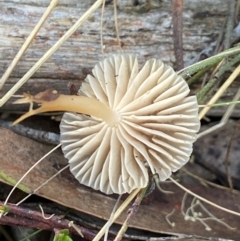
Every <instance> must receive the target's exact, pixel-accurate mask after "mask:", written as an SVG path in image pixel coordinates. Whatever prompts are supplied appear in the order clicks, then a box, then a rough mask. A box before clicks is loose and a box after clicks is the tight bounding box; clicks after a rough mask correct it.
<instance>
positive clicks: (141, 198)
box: [114, 186, 148, 241]
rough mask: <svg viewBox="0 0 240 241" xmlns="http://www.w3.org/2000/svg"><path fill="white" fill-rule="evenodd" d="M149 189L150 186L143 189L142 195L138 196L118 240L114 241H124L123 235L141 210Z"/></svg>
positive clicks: (117, 237) (118, 235)
mask: <svg viewBox="0 0 240 241" xmlns="http://www.w3.org/2000/svg"><path fill="white" fill-rule="evenodd" d="M147 189H148V186H147V187H145V188H143V189H142V190H141V191H140V193H139V194H138V195H137V198H136V200H135V201H134V203H133V205H132V207H131V208H130V209H129V210H128V216H127V218H126V220H125V221H124V223H123V225H122V227H121V229H120V230H119V232H118V234H117V236H116V238H115V239H114V241H120V240H122V238H123V235H124V234H125V232H126V231H127V229H128V226H129V224H130V221H131V219H132V218H133V216H134V215H135V214H136V213H137V210H138V208H139V206H140V204H141V202H142V200H143V198H144V196H145V193H146V191H147Z"/></svg>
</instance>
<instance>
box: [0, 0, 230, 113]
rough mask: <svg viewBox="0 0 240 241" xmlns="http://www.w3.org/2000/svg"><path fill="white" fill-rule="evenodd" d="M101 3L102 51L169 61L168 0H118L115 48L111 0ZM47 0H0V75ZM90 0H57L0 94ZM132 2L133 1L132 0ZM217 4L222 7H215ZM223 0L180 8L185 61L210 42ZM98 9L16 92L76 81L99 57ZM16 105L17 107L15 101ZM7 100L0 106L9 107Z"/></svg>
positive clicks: (188, 0)
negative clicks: (102, 11)
mask: <svg viewBox="0 0 240 241" xmlns="http://www.w3.org/2000/svg"><path fill="white" fill-rule="evenodd" d="M107 2H110V3H109V4H107V5H106V7H105V11H104V20H103V40H104V47H105V50H104V51H105V56H107V55H109V54H112V53H120V52H126V53H135V54H138V55H139V58H140V62H144V61H146V60H147V59H149V58H151V57H157V58H160V59H162V60H163V61H164V62H166V63H169V64H171V65H173V63H174V61H175V57H174V54H173V53H174V52H173V33H172V16H171V14H172V11H171V1H169V0H164V1H159V0H158V1H157V0H152V1H147V0H142V1H138V2H139V4H138V5H137V6H135V5H136V1H129V0H122V1H118V28H119V34H120V39H121V45H122V47H121V48H120V47H119V46H118V42H117V39H116V32H115V27H114V12H113V3H112V1H107ZM48 3H49V0H40V1H34V2H33V1H31V0H22V1H19V0H12V1H3V0H0V49H1V51H0V76H1V75H2V74H3V73H4V71H5V70H6V68H7V67H8V65H9V64H10V62H11V61H12V59H13V58H14V56H15V54H16V53H17V51H18V50H19V48H20V46H21V45H22V44H23V42H24V40H25V39H26V38H27V36H28V35H29V33H30V32H31V30H32V29H33V27H34V26H35V24H36V23H37V22H38V20H39V19H40V17H41V15H42V14H43V12H44V10H45V8H46V6H47V5H48ZM93 3H94V1H93V0H92V1H78V0H66V1H60V3H59V5H58V6H57V7H56V8H55V9H54V11H53V12H52V14H51V15H50V17H49V19H48V20H47V21H46V23H45V24H44V26H43V27H42V29H41V30H40V32H39V33H38V35H37V36H36V38H35V40H34V42H33V43H32V44H31V45H30V47H29V49H28V50H27V52H26V53H25V55H24V57H23V58H22V60H21V61H20V62H19V64H18V66H17V67H16V69H15V70H14V72H13V73H12V75H11V78H10V79H9V81H8V82H7V83H6V85H5V87H4V88H3V89H2V90H0V96H1V97H2V96H3V95H4V93H6V91H7V90H9V88H11V87H12V85H13V84H14V83H15V82H16V81H17V80H18V79H20V78H21V77H22V76H23V75H24V74H25V73H26V72H27V70H28V69H29V68H30V67H31V66H33V65H34V64H35V63H36V61H37V60H38V59H39V58H40V57H41V56H43V54H44V52H45V51H46V50H48V49H49V48H50V47H51V46H52V45H53V44H54V43H55V42H56V41H57V39H59V38H60V37H61V36H62V35H63V34H64V33H65V32H66V31H67V30H68V29H69V28H70V27H71V26H72V24H73V23H75V22H76V20H77V19H78V18H79V17H80V16H81V15H82V14H83V13H84V12H85V11H86V10H87V9H88V8H89V7H90V6H91V5H92V4H93ZM134 3H135V4H134ZM219 6H221V7H219ZM227 8H228V6H227V1H225V0H216V1H208V0H200V1H198V0H185V1H184V13H183V21H184V22H183V26H184V28H183V33H184V35H183V45H184V46H183V49H184V61H185V63H188V62H189V61H190V60H191V59H192V58H193V57H194V56H196V54H197V53H198V52H199V51H200V50H202V49H204V48H205V47H206V46H208V45H209V43H211V42H213V41H214V40H215V38H216V36H217V35H218V33H219V31H220V30H221V27H222V25H223V23H224V21H225V15H226V13H227ZM100 21H101V9H99V10H98V11H96V12H95V13H94V14H93V15H92V16H91V17H90V19H88V20H87V21H86V22H85V23H84V24H83V25H82V26H81V27H80V28H79V30H77V32H76V33H75V34H73V36H72V37H71V38H70V39H69V40H67V42H65V43H64V45H63V46H62V47H61V48H60V49H59V50H58V51H57V52H56V53H55V54H54V55H53V56H52V57H51V58H50V59H49V60H48V61H47V63H45V64H44V65H43V66H42V67H41V68H40V69H39V70H38V71H37V73H36V74H34V76H33V78H32V79H31V80H30V81H29V82H28V84H25V86H23V88H21V89H20V90H19V91H18V92H17V93H18V94H20V93H22V92H23V91H30V92H34V93H36V92H39V91H41V90H43V89H46V88H50V87H54V88H57V89H58V90H60V91H63V92H65V93H66V92H67V91H68V89H67V83H68V82H69V81H73V82H75V83H76V82H77V83H78V82H80V81H81V80H83V79H84V78H85V76H86V75H87V74H88V73H89V72H90V71H91V69H92V67H93V66H94V64H95V63H96V62H97V61H98V60H101V59H102V57H103V56H102V53H101V44H100ZM17 108H18V109H19V108H20V109H21V107H19V106H18V107H17ZM14 109H15V107H12V105H11V100H10V101H9V102H8V104H6V105H5V106H4V107H2V110H14Z"/></svg>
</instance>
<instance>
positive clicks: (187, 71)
mask: <svg viewBox="0 0 240 241" xmlns="http://www.w3.org/2000/svg"><path fill="white" fill-rule="evenodd" d="M239 52H240V48H239V46H237V47H234V48H231V49H228V50H226V51H224V52H221V53H220V54H217V55H215V56H212V57H210V58H208V59H205V60H202V61H199V62H198V63H196V64H193V65H191V66H188V67H186V68H184V69H182V70H180V71H178V74H180V76H181V77H183V78H184V79H187V78H189V77H191V76H192V75H193V74H195V73H197V72H198V71H200V70H201V69H204V68H206V67H208V66H212V65H215V64H217V63H219V62H220V61H221V60H222V59H223V58H225V57H228V56H230V55H233V54H237V53H239Z"/></svg>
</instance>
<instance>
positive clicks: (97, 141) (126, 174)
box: [60, 55, 200, 194]
mask: <svg viewBox="0 0 240 241" xmlns="http://www.w3.org/2000/svg"><path fill="white" fill-rule="evenodd" d="M92 73H93V75H88V76H87V77H86V80H85V82H83V84H82V87H81V89H80V90H79V95H81V96H83V97H84V96H85V97H88V99H89V100H94V101H95V102H96V103H95V102H94V104H93V105H94V106H95V108H96V109H97V111H98V112H99V113H100V115H94V114H91V111H87V112H86V111H81V107H80V106H84V107H85V108H88V106H87V105H88V104H87V102H84V103H81V101H80V102H79V104H76V105H78V106H76V107H75V108H76V109H75V108H74V107H73V106H72V107H71V108H69V111H75V112H66V113H65V114H64V116H63V118H62V121H61V124H60V129H61V143H62V150H63V153H64V155H65V157H66V158H67V159H68V160H69V163H70V171H71V172H72V173H73V175H74V176H75V178H76V179H77V180H78V181H79V182H80V183H81V184H84V185H86V186H89V187H92V188H94V189H96V190H100V191H102V192H104V193H106V194H111V193H118V194H122V193H126V192H127V193H130V192H131V191H132V190H133V189H136V188H141V187H145V186H146V185H147V183H148V181H149V175H148V171H149V170H150V171H151V172H152V173H153V174H155V173H157V174H159V178H160V180H161V181H164V180H166V179H167V178H168V177H169V176H170V175H171V174H172V172H175V171H177V170H178V169H179V168H181V167H182V166H183V165H184V164H185V163H186V162H187V161H188V160H189V157H190V155H191V152H192V144H193V142H194V141H195V140H196V133H197V131H198V130H199V126H200V123H199V120H198V103H197V100H196V97H195V96H188V94H189V87H188V85H187V83H186V81H185V80H184V79H183V78H181V77H180V76H178V75H177V74H176V73H175V72H174V70H173V69H172V68H171V67H170V66H168V65H165V64H163V62H162V61H160V60H157V59H151V60H148V61H147V62H146V63H145V64H144V66H143V67H142V68H141V69H140V70H139V66H138V60H137V58H136V57H135V56H133V55H113V56H112V57H110V58H106V59H104V60H103V61H101V62H100V63H98V64H97V65H96V66H95V67H94V68H93V71H92ZM72 98H73V97H72ZM96 100H97V101H96ZM65 103H67V102H65ZM69 103H70V102H69ZM74 103H75V102H74ZM98 103H99V104H100V103H101V106H100V105H98ZM64 110H66V108H65V109H64ZM106 112H107V113H108V115H107V116H106V115H105V114H106ZM79 113H83V114H79ZM85 114H87V115H85ZM101 114H104V116H106V118H105V117H102V116H101Z"/></svg>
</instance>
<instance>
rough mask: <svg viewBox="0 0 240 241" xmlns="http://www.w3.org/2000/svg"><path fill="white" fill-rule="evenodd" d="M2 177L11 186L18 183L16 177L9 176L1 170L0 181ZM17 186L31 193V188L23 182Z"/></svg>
mask: <svg viewBox="0 0 240 241" xmlns="http://www.w3.org/2000/svg"><path fill="white" fill-rule="evenodd" d="M1 179H2V180H3V181H4V182H5V183H7V184H9V185H11V186H14V185H15V184H16V183H17V181H16V180H15V179H14V178H12V177H10V176H8V175H7V174H6V173H5V172H3V171H1V170H0V181H1ZM17 188H18V189H20V190H22V191H23V192H26V193H30V192H31V189H30V188H29V187H27V186H25V185H23V184H19V185H18V186H17Z"/></svg>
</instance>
